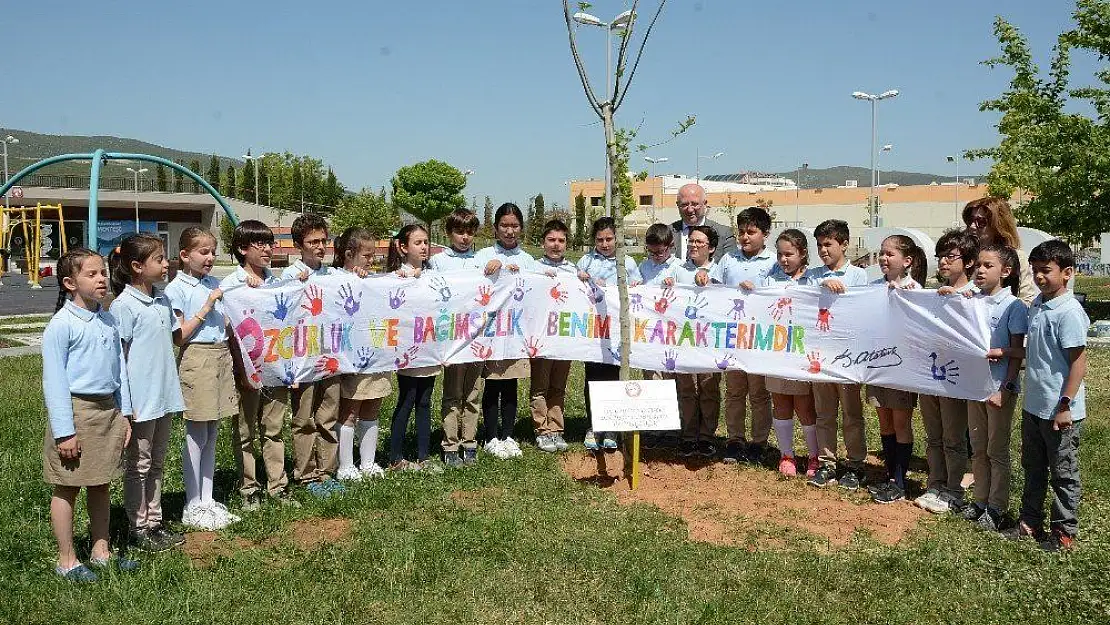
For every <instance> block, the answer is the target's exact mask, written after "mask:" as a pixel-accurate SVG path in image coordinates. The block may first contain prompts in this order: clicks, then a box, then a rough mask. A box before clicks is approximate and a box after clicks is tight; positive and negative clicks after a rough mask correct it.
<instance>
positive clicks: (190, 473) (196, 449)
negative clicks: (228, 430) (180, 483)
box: [181, 421, 208, 506]
mask: <svg viewBox="0 0 1110 625" xmlns="http://www.w3.org/2000/svg"><path fill="white" fill-rule="evenodd" d="M207 439H208V424H207V423H205V422H203V421H185V447H184V449H182V450H181V451H182V453H181V473H182V476H181V477H182V478H183V479H184V481H185V505H186V506H191V505H193V504H196V503H198V502H200V501H201V500H202V497H201V493H200V476H201V466H200V465H201V455H202V453H203V450H204V446H205V444H206V443H207Z"/></svg>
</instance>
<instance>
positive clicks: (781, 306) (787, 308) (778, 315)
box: [767, 297, 794, 321]
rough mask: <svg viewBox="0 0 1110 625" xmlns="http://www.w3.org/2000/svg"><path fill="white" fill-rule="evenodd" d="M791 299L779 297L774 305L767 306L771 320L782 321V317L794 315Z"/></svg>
mask: <svg viewBox="0 0 1110 625" xmlns="http://www.w3.org/2000/svg"><path fill="white" fill-rule="evenodd" d="M793 302H794V300H793V298H790V297H780V298H779V299H778V300H777V301H775V303H773V304H771V305H770V306H768V307H767V308H768V310H770V311H771V318H773V319H774V320H775V321H778V320H780V319H782V317H783V315H790V314H793V313H794V306H793Z"/></svg>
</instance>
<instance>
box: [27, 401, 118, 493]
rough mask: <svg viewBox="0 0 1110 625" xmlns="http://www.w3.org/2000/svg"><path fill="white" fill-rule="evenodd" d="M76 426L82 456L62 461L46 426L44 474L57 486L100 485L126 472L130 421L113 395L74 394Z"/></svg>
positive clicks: (74, 423)
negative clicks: (125, 459) (125, 456)
mask: <svg viewBox="0 0 1110 625" xmlns="http://www.w3.org/2000/svg"><path fill="white" fill-rule="evenodd" d="M73 427H74V431H75V432H76V434H77V442H78V443H79V444H80V445H81V455H80V456H78V457H77V458H75V459H73V460H63V459H62V457H61V456H59V455H58V447H57V445H55V443H54V433H53V432H51V431H50V425H49V424H47V426H46V436H45V437H44V438H43V443H42V477H43V479H44V480H46V483H47V484H53V485H55V486H100V485H101V484H107V483H109V482H112V481H114V480H116V479H117V478H119V477H120V476H121V475H123V443H124V440H125V439H126V438H127V420H126V418H125V417H124V416H123V415H121V414H120V411H119V408H117V407H116V399H115V397H113V396H112V395H82V396H77V395H74V396H73Z"/></svg>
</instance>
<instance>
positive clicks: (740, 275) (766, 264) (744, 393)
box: [717, 206, 775, 464]
mask: <svg viewBox="0 0 1110 625" xmlns="http://www.w3.org/2000/svg"><path fill="white" fill-rule="evenodd" d="M736 227H737V232H738V241H737V242H738V243H739V244H740V245H739V247H737V248H736V249H735V250H733V251H732V252H729V253H728V254H725V256H724V257H723V258H721V261H720V263H718V265H717V274H718V275H717V279H718V280H719V281H720V283H721V284H724V285H726V286H733V287H737V288H740V289H744V290H746V291H751V290H752V289H754V288H756V287H757V286H761V285H762V284H763V280H764V279H765V278H766V277H767V274H768V273H770V272H771V269H772V268H773V267H774V266H775V254H774V252H773V251H772V250H770V249H768V248H767V236H768V235H769V234H770V233H771V215H770V214H769V213H768V212H767V211H766V210H765V209H763V208H760V207H758V206H753V207H751V208H745V209H744V210H742V211H740V214H739V215H737V216H736ZM749 401H750V402H751V405H752V428H751V435H750V437H749V436H746V434H747V432H746V430H747V428H746V427H745V422H746V421H747V416H748V406H747V403H748V402H749ZM771 421H772V419H771V394H770V393H769V392H768V391H767V384H766V381H765V379H764V376H761V375H756V374H754V373H748V372H746V371H736V370H732V371H726V372H725V427H726V428H727V429H728V440H727V441H726V443H725V455H724V463H725V464H736V463H737V462H740V460H745V461H747V462H751V463H753V464H760V463H762V462H763V452H764V450H765V449H766V448H767V438H768V436H769V435H770V433H771Z"/></svg>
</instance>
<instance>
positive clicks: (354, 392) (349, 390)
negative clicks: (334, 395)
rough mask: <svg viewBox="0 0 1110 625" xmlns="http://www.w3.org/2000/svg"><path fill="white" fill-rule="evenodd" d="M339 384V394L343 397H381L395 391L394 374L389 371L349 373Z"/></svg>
mask: <svg viewBox="0 0 1110 625" xmlns="http://www.w3.org/2000/svg"><path fill="white" fill-rule="evenodd" d="M339 384H340V390H339V396H340V397H342V398H343V399H354V400H358V401H365V400H368V399H381V398H382V397H388V396H389V394H390V393H392V392H393V376H392V375H390V374H389V373H388V372H386V373H348V374H346V375H344V376H343V379H342V381H341V382H340V383H339Z"/></svg>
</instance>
